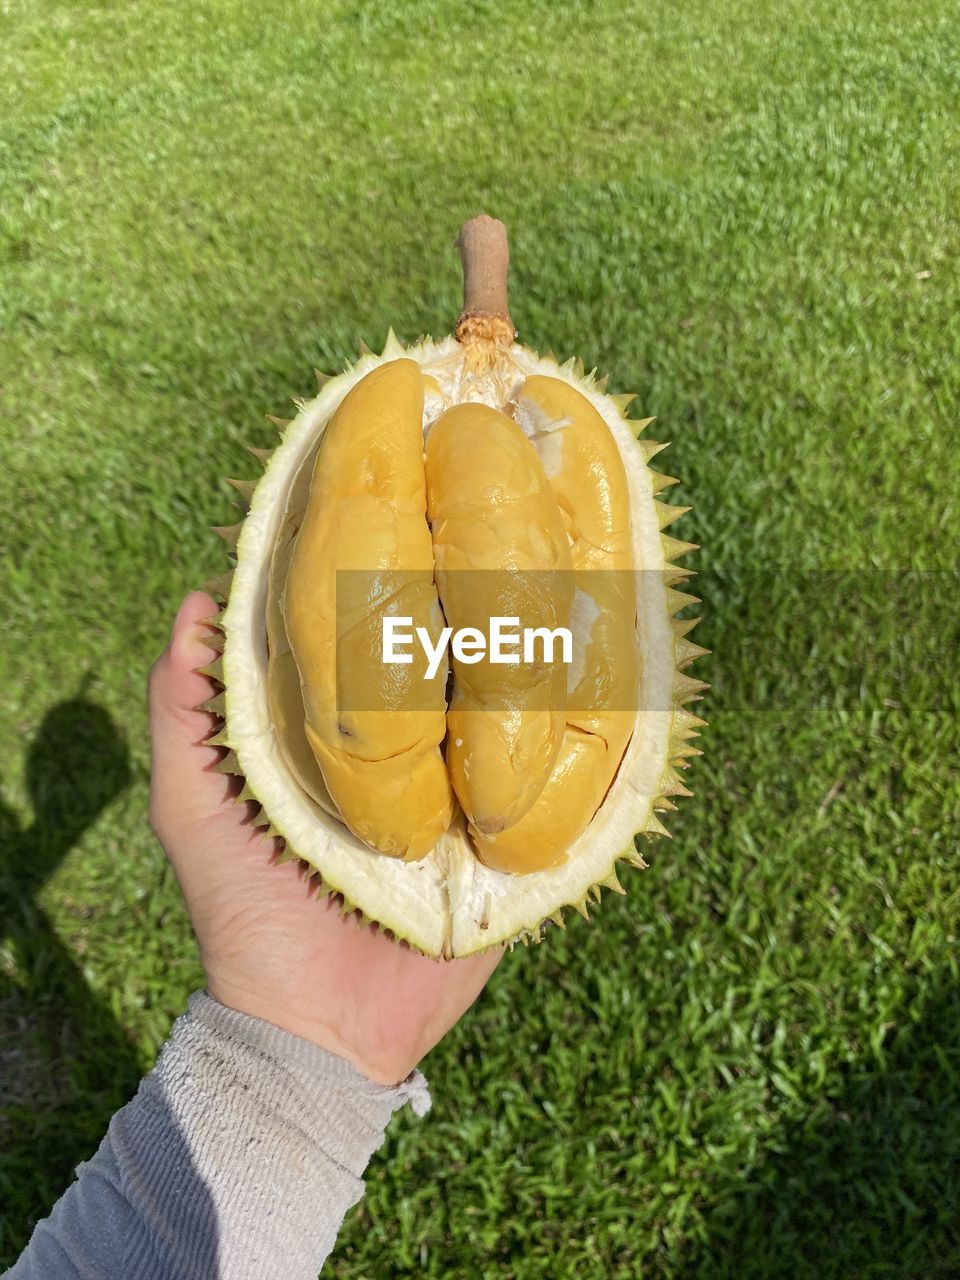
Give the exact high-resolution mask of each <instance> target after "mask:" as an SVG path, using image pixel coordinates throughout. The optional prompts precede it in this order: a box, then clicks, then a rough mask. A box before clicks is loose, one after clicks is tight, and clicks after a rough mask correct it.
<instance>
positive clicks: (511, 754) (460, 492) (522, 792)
mask: <svg viewBox="0 0 960 1280" xmlns="http://www.w3.org/2000/svg"><path fill="white" fill-rule="evenodd" d="M425 464H426V477H427V514H428V517H429V520H430V524H431V528H432V533H433V546H434V556H435V560H436V575H437V584H438V588H439V592H440V599H441V603H442V606H443V610H444V614H445V616H446V619H447V624H448V625H449V626H451V627H453V628H454V630H455V631H458V630H460V629H462V628H466V627H473V628H476V629H477V630H479V631H480V632H481V633H482V634H487V633H488V632H489V630H490V619H491V618H492V617H503V618H517V619H518V620H519V628H520V631H521V633H522V631H523V629H524V628H528V627H529V628H534V627H545V628H547V629H549V630H553V629H554V628H556V627H557V626H562V625H566V624H567V621H568V616H569V608H570V603H571V599H572V581H571V575H570V570H571V567H572V566H571V561H570V552H569V548H568V546H567V538H566V533H565V531H564V528H563V521H562V518H561V515H560V510H559V508H558V506H557V502H556V499H555V498H554V496H553V494H552V493H551V491H550V486H549V484H548V483H547V479H546V476H545V475H544V471H543V467H542V465H541V464H540V461H539V459H538V457H537V454H536V450H535V449H534V448H533V446H532V445H531V444H530V442H529V440H527V438H526V437H525V436H524V434H523V432H522V431H521V430H520V428H519V427H518V426H517V424H516V423H515V422H513V421H512V420H511V419H510V418H508V417H507V416H506V414H504V413H502V412H501V411H500V410H498V409H495V408H491V407H490V406H488V405H484V404H477V403H467V404H461V405H457V406H455V407H454V408H451V409H448V410H447V411H446V413H444V414H442V415H441V417H440V418H439V419H438V420H437V421H436V422H435V423H434V425H433V427H432V429H431V430H430V433H429V435H428V438H427V445H426V459H425ZM536 652H537V654H538V657H537V660H536V661H535V662H525V663H522V664H518V665H516V666H514V665H498V664H493V663H491V662H489V661H487V660H484V661H482V662H480V663H478V664H476V665H473V664H468V663H466V662H458V661H457V659H456V658H454V661H453V668H454V687H453V696H452V700H451V703H450V708H449V711H448V713H447V727H448V737H447V753H446V758H447V768H448V770H449V772H450V777H451V780H452V782H453V787H454V790H455V792H456V794H457V797H458V799H459V800H460V803H461V805H462V806H463V809H464V812H465V813H466V815H467V817H468V819H469V821H470V823H471V825H472V827H474V828H476V829H477V830H478V831H481V832H499V831H504V830H506V829H509V828H510V827H512V826H513V825H514V824H515V823H516V822H517V821H518V820H520V819H521V818H522V817H523V815H524V813H526V812H527V810H528V809H530V807H531V806H532V805H533V804H534V803H535V801H536V799H537V796H538V795H539V794H540V792H541V791H542V790H543V788H544V786H545V785H546V783H547V780H548V778H549V777H550V773H551V771H552V769H553V766H554V764H555V762H556V757H557V752H558V751H559V748H560V742H561V737H562V734H563V725H564V717H563V703H564V691H565V685H566V669H565V667H564V666H563V664H562V663H560V662H557V661H545V660H543V658H544V653H543V650H542V649H541V650H537V651H536Z"/></svg>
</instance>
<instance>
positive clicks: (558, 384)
mask: <svg viewBox="0 0 960 1280" xmlns="http://www.w3.org/2000/svg"><path fill="white" fill-rule="evenodd" d="M515 413H516V417H517V420H518V421H519V422H521V423H522V424H523V426H524V428H525V430H526V431H527V432H528V434H529V436H530V438H531V440H532V441H533V444H534V446H535V447H536V449H537V451H538V453H539V454H540V457H541V460H542V461H543V464H544V468H545V470H546V473H547V476H548V479H549V483H550V487H551V490H552V492H553V493H554V495H555V497H556V499H557V502H558V504H559V506H560V508H561V510H562V511H563V514H564V520H565V524H566V529H567V535H568V537H569V540H570V551H571V557H572V562H573V568H574V581H575V583H576V591H577V594H576V599H575V603H574V609H573V622H574V625H573V628H572V630H573V632H574V637H575V657H577V658H578V659H579V661H578V663H577V664H576V666H575V667H574V668H572V669H573V670H574V672H575V674H574V678H573V687H572V688H570V690H569V692H568V698H569V705H570V710H569V711H568V712H567V716H566V724H565V728H564V733H563V740H562V743H561V747H560V753H559V759H558V761H557V763H556V766H555V768H554V769H553V772H552V774H551V776H550V779H549V781H548V782H547V784H546V786H545V787H544V789H543V791H542V793H541V795H540V797H539V798H538V800H537V802H536V804H534V805H533V806H532V808H530V809H529V811H528V812H527V813H526V814H525V815H524V817H523V818H521V820H520V821H519V822H518V823H516V824H515V825H513V826H512V827H510V828H509V829H508V830H505V831H503V832H500V833H493V834H491V833H485V832H483V831H480V830H473V829H471V835H472V837H473V841H474V845H475V847H476V850H477V854H478V856H479V857H480V858H481V859H482V861H483V862H484V863H485V864H486V865H487V866H488V867H492V868H494V869H496V870H499V871H506V872H512V873H514V874H528V873H530V872H532V871H538V870H542V869H543V868H546V867H552V866H556V865H557V864H558V863H561V862H562V861H563V860H564V859H565V858H566V855H567V850H568V849H569V848H570V847H571V846H572V845H573V843H574V841H575V840H576V839H577V837H578V836H579V835H580V834H581V833H582V832H583V831H584V829H585V828H586V827H587V825H588V824H589V822H590V820H591V818H592V817H593V815H594V813H595V812H596V810H597V809H598V808H599V806H600V804H601V802H602V801H603V798H604V796H605V795H606V793H607V791H608V789H609V787H610V783H611V782H612V780H613V777H614V774H615V773H616V771H617V767H618V766H619V764H620V760H621V758H622V756H623V753H624V750H625V749H626V746H627V743H628V742H629V740H630V736H631V734H632V732H633V728H634V724H635V721H636V712H637V694H638V681H639V650H638V645H637V634H636V607H637V606H636V591H635V586H634V576H633V567H634V566H633V549H632V539H631V532H630V499H629V491H628V487H627V477H626V472H625V470H624V466H623V462H622V460H621V457H620V453H619V451H618V449H617V447H616V444H615V442H614V439H613V437H612V436H611V434H610V430H609V428H608V427H607V424H606V423H605V422H604V420H603V419H602V418H601V417H600V415H599V413H597V411H596V409H594V408H593V406H592V405H591V404H590V402H589V401H588V400H587V399H586V397H585V396H583V395H581V393H580V392H579V391H577V390H576V389H575V388H574V387H571V386H570V385H569V384H568V383H565V382H562V381H560V380H559V379H557V378H548V377H543V376H534V377H531V378H527V379H526V381H525V382H524V383H523V385H522V387H521V389H520V391H519V393H518V395H517V400H516V409H515ZM578 623H579V625H578ZM578 646H579V651H578Z"/></svg>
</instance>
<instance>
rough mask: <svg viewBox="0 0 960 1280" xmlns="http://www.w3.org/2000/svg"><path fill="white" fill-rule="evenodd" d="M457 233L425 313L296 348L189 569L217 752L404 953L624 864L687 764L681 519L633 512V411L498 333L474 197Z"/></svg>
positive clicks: (650, 497)
mask: <svg viewBox="0 0 960 1280" xmlns="http://www.w3.org/2000/svg"><path fill="white" fill-rule="evenodd" d="M459 246H460V250H461V256H462V259H463V267H464V295H465V302H464V311H463V314H462V315H461V317H460V319H459V321H458V323H457V326H456V331H455V335H453V336H450V337H447V338H444V339H442V340H441V341H439V342H435V341H433V340H432V339H425V340H423V341H421V342H419V343H417V344H416V345H414V346H411V347H409V348H404V347H403V346H402V345H401V344H400V343H399V342H398V341H397V339H396V338H395V337H394V336H393V334H392V333H391V334H390V335H389V337H388V340H387V344H386V347H385V348H384V350H383V353H382V354H381V355H379V356H377V355H374V354H372V353H371V352H369V351H364V352H363V354H362V355H361V357H360V359H359V360H358V361H357V362H356V364H354V365H353V366H352V367H351V368H349V369H347V370H346V371H345V372H343V373H342V374H340V375H339V376H336V377H333V378H323V377H322V376H321V377H320V379H319V380H320V383H321V385H320V392H319V394H318V395H317V397H316V398H315V399H313V400H311V401H309V402H306V403H301V404H300V411H299V413H298V415H297V417H296V418H295V419H293V421H292V422H290V423H289V424H284V426H283V434H282V440H281V443H280V445H279V447H278V448H277V449H275V450H274V451H273V452H272V453H265V452H258V451H255V452H257V453H258V456H259V457H260V458H261V461H262V462H263V463H264V465H265V470H264V473H263V475H262V477H261V478H260V480H259V481H257V482H256V484H255V485H250V484H246V483H243V482H233V483H234V484H235V485H236V487H237V488H238V489H239V490H240V491H241V493H242V494H243V496H244V499H245V501H246V503H247V504H248V511H247V514H246V516H245V518H244V520H243V521H242V522H241V524H239V525H237V526H235V527H233V528H231V529H225V530H220V531H219V532H220V533H221V534H222V535H223V536H224V537H225V539H226V540H227V541H228V543H229V544H230V546H231V548H232V550H233V555H234V560H235V565H234V568H233V570H232V571H231V573H229V574H227V575H224V576H223V578H220V579H217V580H215V582H214V583H212V584H210V585H211V588H212V589H213V590H215V591H217V592H219V594H220V596H221V598H222V599H225V600H226V604H225V608H224V611H223V612H222V613H221V614H220V615H219V616H218V618H217V619H216V625H217V626H218V627H219V629H220V630H221V631H222V633H223V635H222V647H223V652H222V656H221V657H220V658H219V659H218V660H217V662H216V663H215V664H214V665H213V666H212V667H211V668H210V669H209V674H211V676H213V677H214V678H215V679H216V680H218V681H219V682H220V683H221V684H222V685H223V689H222V692H220V693H219V694H218V695H217V697H216V698H215V699H213V701H212V703H211V704H210V705H211V707H212V709H214V710H216V711H218V712H219V713H220V714H221V715H222V716H223V718H224V720H223V727H222V729H221V731H220V732H219V733H218V734H217V736H216V737H215V738H214V739H213V741H215V742H217V743H218V744H220V745H222V746H223V747H224V748H225V751H226V754H225V757H224V760H223V763H222V767H223V768H224V770H225V771H228V772H233V773H237V774H240V775H242V776H243V778H244V779H245V782H244V787H243V791H242V793H241V795H242V797H243V798H245V799H253V800H256V801H257V802H258V803H259V804H260V805H261V806H262V821H263V822H264V823H265V824H268V825H269V829H270V830H271V831H272V832H273V833H275V834H276V835H277V836H279V837H281V838H282V840H283V850H284V853H283V856H284V857H285V858H298V859H301V860H302V861H303V862H305V863H307V864H309V866H310V867H312V868H314V869H315V871H316V872H318V873H319V876H320V880H321V885H322V887H323V889H324V891H326V892H328V893H337V894H340V895H342V899H343V903H344V910H359V911H360V912H361V913H362V914H363V915H364V916H365V917H367V918H368V919H370V920H372V921H376V922H377V923H378V924H379V925H380V926H381V927H382V928H384V929H387V930H389V931H390V932H392V933H393V934H394V935H395V936H396V937H397V938H400V939H404V940H406V941H407V942H408V943H409V944H410V945H411V946H413V947H415V948H417V949H418V950H420V951H423V952H424V953H426V954H427V955H433V956H439V955H444V956H465V955H469V954H471V953H473V952H476V951H480V950H483V949H485V948H487V947H491V946H494V945H497V944H500V943H502V942H505V941H507V942H513V941H516V940H524V941H526V940H529V939H538V938H539V937H540V936H541V933H542V928H543V925H544V922H545V921H546V920H548V919H552V920H554V921H555V922H557V923H558V924H559V923H562V916H563V911H564V909H565V908H566V907H569V906H573V907H575V908H576V909H577V910H578V911H580V912H581V913H582V914H584V915H585V914H586V911H587V903H588V902H589V901H590V900H591V898H593V899H595V900H599V897H600V886H601V885H607V886H608V887H610V888H612V889H616V890H618V891H621V892H622V890H620V885H619V883H618V880H617V872H616V864H617V862H618V861H624V862H627V863H631V864H633V865H636V866H643V865H644V863H643V859H642V857H641V856H640V854H639V852H638V849H637V844H638V842H639V839H640V837H646V836H653V835H662V834H666V833H665V830H664V827H663V826H662V824H661V822H660V819H659V818H658V817H657V814H658V812H660V811H663V810H668V809H672V808H674V805H673V803H672V800H671V798H670V797H672V796H676V795H688V794H689V792H688V791H687V790H686V789H685V787H684V786H683V784H682V783H681V781H680V775H679V772H678V770H680V769H684V768H686V767H687V765H688V762H689V758H690V757H692V756H695V755H698V754H699V751H697V749H696V748H695V747H693V746H692V745H691V743H690V739H691V738H694V737H696V736H697V729H698V728H699V726H701V725H702V724H703V721H702V720H700V719H698V717H696V716H695V715H693V714H692V713H691V712H689V711H687V710H686V709H685V707H684V704H686V703H688V702H690V701H693V700H695V699H697V698H699V696H700V691H701V690H702V689H703V688H705V686H704V685H703V684H702V683H701V682H700V681H697V680H694V679H692V678H690V677H689V676H686V675H684V674H683V669H684V668H685V667H686V666H687V665H688V664H689V663H690V662H691V661H692V660H693V659H694V658H696V657H697V656H699V655H700V654H702V653H704V652H705V650H703V649H701V648H699V647H698V646H697V645H695V644H693V643H692V642H691V641H689V640H687V639H686V638H685V637H686V635H687V633H688V632H689V631H690V630H691V629H692V627H693V626H694V625H695V620H690V619H686V620H682V621H681V620H679V619H678V618H677V617H676V616H675V615H677V614H678V613H679V611H680V610H681V609H683V608H684V607H685V606H686V605H688V604H691V603H693V602H694V597H692V596H689V595H687V594H685V593H683V592H682V591H680V590H678V589H677V588H678V586H679V585H681V584H683V583H684V582H685V581H686V579H687V577H688V576H689V573H690V571H689V570H686V569H683V568H681V567H678V566H676V565H675V564H674V562H675V561H676V560H677V559H678V558H679V557H681V556H683V555H684V554H685V553H686V552H688V551H690V550H693V544H689V543H684V542H679V541H677V540H676V539H673V538H671V537H669V536H667V535H666V534H664V533H663V532H662V531H663V530H664V529H665V528H666V527H667V525H669V524H671V523H672V522H673V520H675V519H676V518H677V517H678V516H680V515H682V514H683V512H684V511H685V510H687V509H688V508H684V507H676V506H668V505H665V504H663V503H660V502H658V501H656V495H657V494H658V493H660V492H661V491H662V490H663V489H664V488H666V487H667V486H668V485H670V484H672V483H674V481H673V479H672V478H671V477H668V476H663V475H659V474H657V473H656V472H654V471H653V470H651V468H650V467H649V466H648V463H649V461H650V459H651V458H652V457H653V456H654V455H655V454H656V453H658V452H659V451H660V450H661V449H662V448H663V447H664V446H663V445H660V444H657V443H656V442H654V441H651V440H647V439H646V438H644V437H643V436H642V435H641V436H640V437H639V438H638V432H642V431H643V430H644V428H645V427H646V426H647V425H648V422H649V421H650V420H647V422H637V421H632V420H629V419H628V418H627V417H626V408H627V405H628V403H629V402H630V400H631V399H632V397H629V396H610V395H607V394H606V390H605V379H597V378H596V376H595V372H594V373H590V374H585V373H584V369H583V365H582V363H581V362H580V361H576V360H570V361H568V362H567V363H566V364H563V365H560V364H558V363H557V362H556V360H555V359H554V358H553V357H552V356H546V357H541V356H539V355H538V354H537V353H536V352H534V351H531V350H530V349H529V348H527V347H524V346H521V345H520V344H519V343H517V342H516V334H515V331H514V327H513V323H512V321H511V320H510V316H509V312H508V308H507V298H506V277H507V247H506V233H505V230H504V228H503V226H502V224H501V223H499V222H496V221H495V220H494V219H491V218H486V217H480V218H475V219H473V220H472V221H471V222H469V223H467V224H466V225H465V227H464V228H463V230H462V231H461V235H460V240H459ZM504 624H506V625H507V626H508V627H511V626H512V627H514V631H511V632H510V633H509V634H508V635H506V637H505V639H504V644H503V645H502V646H501V647H500V649H499V658H498V657H496V656H495V651H496V645H495V644H494V643H493V640H494V639H495V637H494V635H493V631H492V630H490V628H492V627H497V626H499V627H500V628H501V630H502V628H503V626H504ZM485 629H486V640H488V641H489V642H490V643H489V649H488V650H487V649H485V648H484V642H485ZM501 638H503V637H501ZM528 640H529V645H528ZM388 641H389V643H388ZM394 641H396V642H397V643H396V644H395V643H394ZM554 641H556V643H555V644H554V643H553V642H554ZM403 646H405V647H403ZM401 655H402V656H401Z"/></svg>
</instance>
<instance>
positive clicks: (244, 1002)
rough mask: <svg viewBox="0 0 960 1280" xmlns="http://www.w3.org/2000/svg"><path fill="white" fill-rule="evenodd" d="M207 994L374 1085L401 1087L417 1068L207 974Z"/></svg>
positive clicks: (406, 1059)
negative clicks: (338, 1061) (350, 1068)
mask: <svg viewBox="0 0 960 1280" xmlns="http://www.w3.org/2000/svg"><path fill="white" fill-rule="evenodd" d="M207 992H208V994H209V995H210V996H212V998H213V999H214V1000H216V1001H217V1002H218V1003H220V1004H222V1005H224V1006H225V1007H226V1008H228V1009H233V1010H235V1011H236V1012H237V1013H244V1014H247V1015H248V1016H250V1017H253V1018H259V1019H260V1020H261V1021H262V1022H266V1023H269V1024H270V1025H272V1026H274V1027H278V1028H279V1029H280V1030H281V1031H286V1032H287V1033H288V1034H289V1035H293V1036H297V1037H298V1038H299V1039H301V1040H306V1041H308V1042H309V1043H310V1044H312V1045H315V1046H316V1047H317V1048H320V1049H324V1050H325V1051H326V1052H327V1053H332V1054H335V1055H336V1056H337V1057H339V1058H343V1059H345V1060H346V1061H347V1062H349V1063H351V1064H352V1065H353V1066H354V1067H356V1068H357V1070H358V1071H360V1072H361V1073H362V1074H363V1075H364V1076H366V1077H367V1079H368V1080H372V1081H373V1082H374V1083H375V1084H379V1085H385V1086H389V1087H394V1086H396V1085H398V1084H401V1083H403V1081H404V1080H406V1079H407V1078H408V1077H409V1075H410V1073H411V1072H412V1071H413V1070H414V1068H415V1067H416V1065H417V1059H412V1060H411V1059H410V1058H409V1057H408V1056H404V1055H402V1054H400V1053H399V1052H397V1053H394V1052H390V1051H388V1050H384V1049H383V1048H379V1049H378V1048H377V1047H376V1046H375V1045H373V1044H368V1045H366V1046H358V1045H357V1044H356V1043H355V1040H351V1039H348V1038H346V1037H345V1036H344V1035H342V1034H341V1033H340V1032H339V1031H338V1030H337V1029H336V1027H334V1026H332V1025H330V1023H329V1022H328V1021H326V1020H324V1019H323V1018H320V1017H317V1016H314V1015H310V1014H307V1015H305V1014H304V1013H303V1012H301V1011H298V1010H294V1009H290V1008H288V1007H287V1006H286V1005H285V1004H284V1002H283V1001H280V1000H278V999H277V998H276V997H275V996H273V995H268V994H267V993H265V992H259V991H249V990H245V989H244V988H242V987H239V986H237V985H236V984H234V983H231V982H230V981H229V980H225V979H223V978H220V977H217V976H215V975H214V974H211V973H208V974H207Z"/></svg>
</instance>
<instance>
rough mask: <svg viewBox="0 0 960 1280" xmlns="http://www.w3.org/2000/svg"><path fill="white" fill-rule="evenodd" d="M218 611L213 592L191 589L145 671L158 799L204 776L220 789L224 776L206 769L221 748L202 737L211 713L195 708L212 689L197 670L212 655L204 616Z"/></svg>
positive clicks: (211, 719) (187, 788)
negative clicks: (166, 641)
mask: <svg viewBox="0 0 960 1280" xmlns="http://www.w3.org/2000/svg"><path fill="white" fill-rule="evenodd" d="M217 612H218V606H217V604H216V601H215V600H214V599H213V597H212V596H209V595H207V593H206V592H204V591H193V592H191V593H190V595H188V596H187V598H186V599H185V600H184V601H183V603H182V604H181V606H180V609H179V611H178V612H177V616H176V618H175V620H174V623H173V631H172V633H171V636H170V643H169V644H168V645H167V647H166V649H164V651H163V653H162V654H161V655H160V657H159V658H158V659H157V661H156V662H155V663H154V666H153V670H152V671H151V672H150V684H149V702H150V739H151V745H152V751H153V776H152V785H153V790H154V798H155V799H157V800H160V801H161V802H162V800H163V798H164V797H168V796H169V797H172V796H176V795H177V794H178V793H180V794H183V792H184V791H187V792H189V791H192V790H193V789H195V788H196V786H197V783H198V780H199V779H200V778H203V777H207V778H210V779H211V781H212V782H213V783H214V787H216V786H217V785H218V784H219V789H220V790H222V782H223V779H222V778H220V777H219V775H217V774H212V775H211V774H210V773H209V772H208V771H209V770H210V768H211V766H212V765H214V764H216V763H217V761H218V760H219V758H220V755H221V752H220V751H219V749H218V748H216V747H211V746H207V745H206V743H205V741H204V739H205V738H206V737H207V736H208V735H209V734H210V732H211V731H212V730H213V728H214V726H215V724H216V717H215V716H213V715H212V714H211V713H210V712H209V711H201V710H200V709H199V708H200V707H201V705H202V704H203V703H204V702H206V701H207V700H208V699H209V698H212V697H213V695H214V693H215V692H216V686H215V685H214V683H213V681H212V680H211V679H210V677H209V676H205V675H201V673H200V671H199V670H198V668H199V667H205V666H208V665H209V664H210V663H211V662H213V660H214V659H215V658H216V656H217V650H216V649H214V648H213V647H212V646H211V644H210V639H211V630H212V629H211V628H210V626H209V625H204V621H205V619H208V618H212V617H213V616H214V615H215V614H216V613H217Z"/></svg>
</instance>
